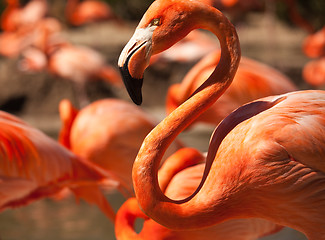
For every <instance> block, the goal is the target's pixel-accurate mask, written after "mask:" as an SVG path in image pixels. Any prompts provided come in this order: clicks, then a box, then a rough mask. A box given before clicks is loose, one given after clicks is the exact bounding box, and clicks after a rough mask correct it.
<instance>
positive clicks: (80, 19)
mask: <svg viewBox="0 0 325 240" xmlns="http://www.w3.org/2000/svg"><path fill="white" fill-rule="evenodd" d="M65 15H66V19H67V20H68V22H69V23H70V24H71V25H73V26H81V25H84V24H87V23H92V22H98V21H103V20H109V19H117V18H116V16H115V14H114V12H113V10H112V8H111V7H110V6H109V5H108V4H107V3H105V2H101V1H97V0H85V1H81V2H80V0H68V1H67V5H66V9H65Z"/></svg>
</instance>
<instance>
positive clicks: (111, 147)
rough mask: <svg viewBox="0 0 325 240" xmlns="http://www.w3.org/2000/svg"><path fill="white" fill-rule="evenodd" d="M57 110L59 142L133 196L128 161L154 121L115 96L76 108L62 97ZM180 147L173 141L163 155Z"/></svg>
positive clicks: (134, 155) (130, 164) (132, 157)
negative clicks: (103, 170) (59, 124)
mask: <svg viewBox="0 0 325 240" xmlns="http://www.w3.org/2000/svg"><path fill="white" fill-rule="evenodd" d="M59 111H60V117H61V121H62V129H61V131H60V135H59V142H60V143H61V144H63V145H64V146H66V147H67V148H68V149H70V150H71V151H72V152H73V153H75V154H77V155H78V156H81V157H82V158H84V159H86V160H88V161H89V162H92V163H95V164H96V165H99V166H100V167H101V168H103V169H105V170H107V171H108V172H109V173H110V174H111V175H114V176H115V178H116V179H118V180H119V182H120V183H121V185H122V187H123V188H120V189H119V190H121V191H122V193H123V192H127V193H129V194H128V195H133V186H132V178H131V172H132V164H133V161H134V159H135V157H136V155H137V152H138V150H139V148H140V145H141V143H142V141H143V139H144V138H145V136H146V135H147V134H148V133H149V132H150V131H151V130H152V129H153V128H154V126H155V125H156V121H155V120H154V119H153V118H152V117H150V116H149V115H148V114H147V113H146V112H144V111H143V110H142V109H140V108H138V107H136V106H134V105H132V104H130V103H128V102H125V101H122V100H118V99H102V100H98V101H95V102H93V103H91V104H90V105H88V106H87V107H85V108H83V109H82V110H80V111H79V110H78V109H77V108H75V107H74V106H73V105H72V104H71V102H70V101H68V100H62V101H61V102H60V106H59ZM181 146H182V144H181V143H180V142H177V143H175V144H173V145H172V146H171V147H170V148H169V150H168V152H167V154H166V155H167V156H169V155H170V154H171V153H173V152H175V151H176V150H177V149H178V148H180V147H181Z"/></svg>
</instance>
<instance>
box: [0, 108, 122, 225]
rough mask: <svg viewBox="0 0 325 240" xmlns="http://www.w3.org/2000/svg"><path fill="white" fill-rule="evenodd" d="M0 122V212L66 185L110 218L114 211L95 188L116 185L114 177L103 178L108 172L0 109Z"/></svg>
mask: <svg viewBox="0 0 325 240" xmlns="http://www.w3.org/2000/svg"><path fill="white" fill-rule="evenodd" d="M0 125H1V129H2V130H1V133H0V142H1V144H0V150H1V151H0V155H1V158H0V159H1V160H0V176H1V177H0V196H1V198H0V211H3V210H4V209H6V208H13V207H19V206H23V205H26V204H28V203H31V202H33V201H35V200H38V199H40V198H44V197H49V196H54V195H56V194H59V193H60V192H61V191H62V190H64V189H66V188H68V189H70V190H71V191H72V192H73V193H74V194H75V196H76V197H77V198H82V199H84V200H86V201H87V202H88V203H93V204H96V205H97V206H98V207H99V208H100V209H101V210H102V211H103V212H104V213H105V214H106V216H107V217H109V218H110V219H111V220H112V221H114V219H115V213H114V211H113V209H112V208H111V207H110V205H109V204H108V202H107V201H106V198H105V196H104V195H103V194H102V192H101V190H100V188H99V187H100V185H103V186H105V187H108V188H112V187H116V185H117V182H116V181H115V180H111V181H108V180H107V176H108V173H106V172H104V171H103V170H101V169H100V168H98V167H96V166H94V165H92V164H91V163H88V162H85V161H84V160H82V159H81V158H79V157H77V156H76V155H74V154H72V153H71V152H69V151H68V150H66V149H65V148H63V147H62V146H61V145H59V144H58V143H56V142H55V141H54V140H52V139H50V138H49V137H47V136H46V135H44V134H43V133H42V132H40V131H38V130H37V129H35V128H33V127H31V126H29V125H28V124H26V123H25V122H23V121H22V120H20V119H18V118H16V117H14V116H12V115H10V114H8V113H5V112H2V111H1V112H0Z"/></svg>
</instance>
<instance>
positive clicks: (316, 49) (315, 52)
mask: <svg viewBox="0 0 325 240" xmlns="http://www.w3.org/2000/svg"><path fill="white" fill-rule="evenodd" d="M302 48H303V52H304V53H305V54H306V56H308V57H310V58H317V57H321V56H324V55H325V26H324V27H323V28H322V29H320V30H318V31H317V32H316V33H313V34H310V35H308V36H307V37H306V38H305V40H304V42H303V45H302Z"/></svg>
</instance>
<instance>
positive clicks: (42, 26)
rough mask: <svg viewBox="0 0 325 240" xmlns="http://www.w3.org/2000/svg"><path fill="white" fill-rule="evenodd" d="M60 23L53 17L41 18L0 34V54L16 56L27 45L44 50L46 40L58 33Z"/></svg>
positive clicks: (46, 43) (27, 46)
mask: <svg viewBox="0 0 325 240" xmlns="http://www.w3.org/2000/svg"><path fill="white" fill-rule="evenodd" d="M60 32H61V24H60V23H59V21H58V20H56V19H55V18H43V19H41V20H39V21H38V22H37V23H35V24H33V25H29V26H25V27H21V28H19V29H18V30H17V31H13V32H2V33H1V34H0V54H1V55H3V56H6V57H17V56H18V55H19V54H21V53H22V52H23V51H25V50H26V49H27V48H29V47H35V48H39V49H40V50H41V51H43V52H44V51H45V49H46V47H47V45H48V42H49V41H50V39H51V38H53V37H54V36H55V37H56V36H58V35H60Z"/></svg>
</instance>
